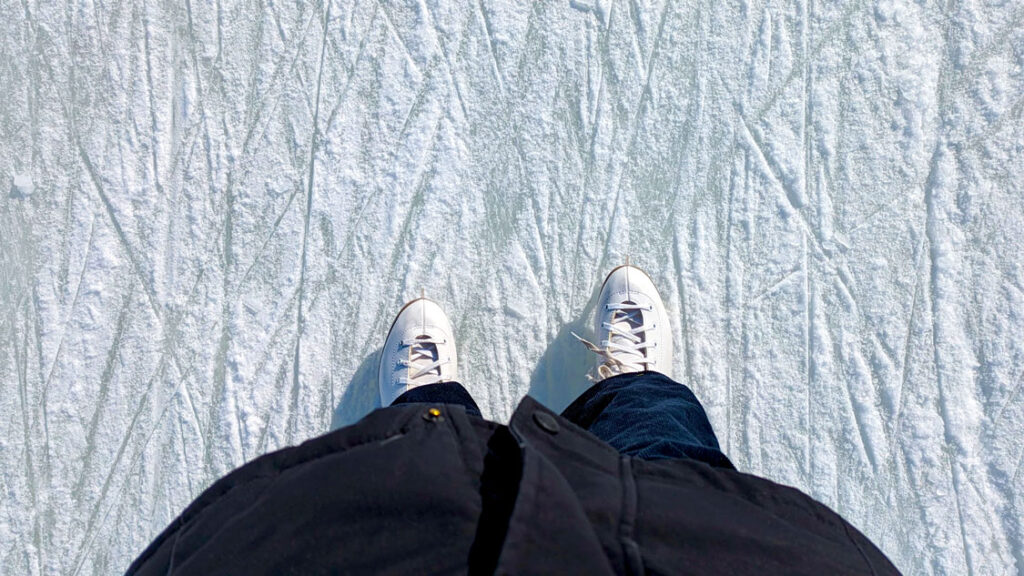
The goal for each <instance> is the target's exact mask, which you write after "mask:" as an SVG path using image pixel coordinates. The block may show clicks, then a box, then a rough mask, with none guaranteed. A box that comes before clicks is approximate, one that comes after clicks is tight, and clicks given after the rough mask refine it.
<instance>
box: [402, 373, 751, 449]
mask: <svg viewBox="0 0 1024 576" xmlns="http://www.w3.org/2000/svg"><path fill="white" fill-rule="evenodd" d="M416 402H422V403H431V404H460V405H462V406H464V407H465V408H466V412H467V413H468V414H470V415H473V416H477V417H481V414H480V408H479V407H478V406H477V405H476V402H474V401H473V398H472V396H470V395H469V392H467V391H466V389H465V388H464V387H463V386H462V385H461V384H459V383H458V382H443V383H440V384H428V385H426V386H419V387H417V388H413V389H412V390H409V391H407V392H405V393H404V394H402V395H401V396H399V397H398V398H397V399H395V401H394V404H405V403H416ZM562 417H563V418H565V419H567V420H569V421H570V422H572V423H573V424H576V425H577V426H580V427H581V428H584V429H585V430H587V431H589V432H590V433H591V434H593V435H595V436H597V437H598V438H600V439H601V440H603V441H604V442H606V443H608V444H609V445H611V446H612V447H613V448H615V449H616V450H618V451H619V452H620V453H622V454H626V455H629V456H633V457H636V458H641V459H644V460H661V459H668V458H690V459H693V460H699V461H701V462H705V463H707V464H710V465H711V466H716V467H719V468H733V465H732V463H731V462H729V459H728V458H726V457H725V454H723V453H722V450H721V448H719V446H718V438H716V437H715V432H714V430H712V429H711V423H710V422H709V421H708V416H707V414H706V413H705V412H704V407H703V406H701V404H700V401H698V400H697V397H696V396H694V395H693V392H692V391H690V389H689V388H687V387H686V386H684V385H682V384H680V383H678V382H676V381H674V380H672V379H671V378H669V377H668V376H665V375H664V374H661V373H659V372H634V373H632V374H622V375H619V376H614V377H612V378H607V379H605V380H602V381H601V382H598V383H597V384H594V385H593V386H591V387H590V389H588V390H587V391H586V392H584V393H583V394H581V395H580V397H579V398H577V399H576V400H575V401H574V402H573V403H572V404H570V405H569V407H568V408H566V409H565V411H564V412H562Z"/></svg>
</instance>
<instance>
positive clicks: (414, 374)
mask: <svg viewBox="0 0 1024 576" xmlns="http://www.w3.org/2000/svg"><path fill="white" fill-rule="evenodd" d="M447 343H448V341H447V340H445V339H443V338H434V337H432V336H426V335H422V336H417V337H416V338H414V339H412V340H402V346H407V347H409V359H408V360H404V359H403V360H399V361H398V363H399V364H401V365H402V366H405V367H406V368H408V370H407V374H408V376H406V377H402V378H399V379H398V381H399V383H401V384H415V385H417V386H422V385H424V384H436V383H438V382H441V381H442V378H441V366H443V365H445V364H448V363H449V362H451V360H452V359H451V358H450V357H449V358H443V359H442V358H440V357H439V353H438V349H437V346H438V344H441V345H444V344H447Z"/></svg>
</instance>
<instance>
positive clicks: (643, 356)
mask: <svg viewBox="0 0 1024 576" xmlns="http://www.w3.org/2000/svg"><path fill="white" fill-rule="evenodd" d="M605 309H606V310H610V311H612V317H611V318H610V319H609V321H608V322H602V323H601V326H602V328H604V329H605V330H607V331H608V339H606V340H602V341H601V345H600V346H598V345H596V344H594V343H592V342H590V341H588V340H586V339H584V338H582V337H581V336H580V335H579V334H576V333H575V332H573V333H572V335H573V336H575V337H576V339H577V340H579V341H580V342H582V343H583V345H584V346H586V347H587V349H588V350H590V351H591V352H593V353H595V354H597V355H598V356H600V357H602V358H604V362H602V363H601V364H599V365H598V366H597V374H596V376H595V375H594V374H588V375H587V377H588V378H589V379H590V380H603V379H605V378H608V377H611V376H615V375H617V374H627V373H629V372H642V371H644V370H650V369H651V368H652V367H653V366H655V365H656V364H657V361H655V360H652V359H650V358H649V357H648V354H647V353H648V350H650V349H652V348H657V346H658V343H657V342H655V341H653V340H652V339H649V338H648V332H650V333H651V334H654V333H655V332H654V329H655V328H657V325H655V324H653V323H652V324H650V325H646V324H644V321H643V313H644V312H650V311H652V310H653V309H654V308H653V307H652V306H644V305H641V304H636V303H633V302H622V303H617V304H607V305H606V306H605Z"/></svg>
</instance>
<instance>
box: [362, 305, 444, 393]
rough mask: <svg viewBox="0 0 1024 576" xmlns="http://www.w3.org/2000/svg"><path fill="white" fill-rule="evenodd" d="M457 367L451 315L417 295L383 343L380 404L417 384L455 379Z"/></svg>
mask: <svg viewBox="0 0 1024 576" xmlns="http://www.w3.org/2000/svg"><path fill="white" fill-rule="evenodd" d="M457 370H458V356H457V355H456V351H455V337H454V333H453V331H452V324H451V322H450V321H449V320H448V316H446V315H445V313H444V310H442V309H441V306H440V305H438V304H437V303H436V302H434V301H433V300H427V299H426V298H417V299H416V300H413V301H411V302H409V303H408V304H406V305H405V306H404V307H403V308H402V310H401V311H399V313H398V316H397V317H396V318H395V321H394V323H393V324H392V325H391V330H390V331H389V332H388V336H387V339H386V340H385V342H384V350H383V351H381V355H380V367H379V369H378V372H377V381H378V384H379V385H380V401H381V406H389V405H391V403H392V402H394V401H395V399H396V398H398V397H399V396H401V395H402V394H403V393H404V392H406V391H407V390H410V389H412V388H415V387H417V386H423V385H425V384H436V383H438V382H453V381H455V380H456V378H457V377H458V373H457Z"/></svg>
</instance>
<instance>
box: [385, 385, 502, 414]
mask: <svg viewBox="0 0 1024 576" xmlns="http://www.w3.org/2000/svg"><path fill="white" fill-rule="evenodd" d="M411 403H421V404H458V405H460V406H464V407H465V408H466V414H469V415H471V416H476V417H477V418H483V415H482V414H480V407H479V406H477V405H476V402H474V401H473V397H472V396H470V395H469V392H468V391H466V388H465V387H463V386H462V384H459V383H458V382H438V383H436V384H425V385H423V386H417V387H416V388H412V389H409V390H407V391H405V392H403V393H402V395H401V396H399V397H398V398H395V401H394V402H392V403H391V405H392V406H394V405H395V404H411Z"/></svg>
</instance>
